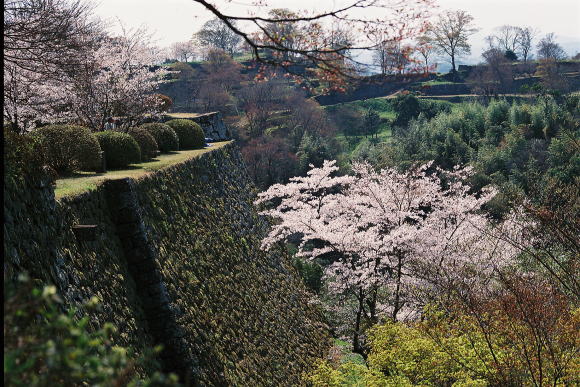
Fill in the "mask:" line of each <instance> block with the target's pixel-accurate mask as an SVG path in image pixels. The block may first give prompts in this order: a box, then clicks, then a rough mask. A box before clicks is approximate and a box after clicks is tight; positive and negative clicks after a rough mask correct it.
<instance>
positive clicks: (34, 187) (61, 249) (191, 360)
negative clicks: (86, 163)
mask: <svg viewBox="0 0 580 387" xmlns="http://www.w3.org/2000/svg"><path fill="white" fill-rule="evenodd" d="M5 183H6V184H5V201H4V211H5V219H6V222H5V227H4V238H5V245H4V252H5V256H6V257H5V260H4V269H5V279H7V280H11V279H14V278H15V277H16V276H17V275H18V273H20V272H23V271H26V272H28V273H29V274H30V275H31V276H32V277H34V278H40V279H42V280H43V281H45V282H50V283H54V284H55V285H56V286H57V288H58V290H59V292H60V294H61V295H62V296H63V299H64V300H65V304H66V305H67V306H73V305H77V306H78V305H81V304H82V302H83V301H85V300H88V299H90V297H92V296H97V297H99V298H100V299H101V300H102V307H101V308H100V309H97V310H94V311H87V312H86V313H89V316H90V318H91V325H92V326H93V327H98V326H101V325H102V324H103V323H104V322H106V321H108V322H112V323H114V324H115V325H117V326H118V327H119V330H118V332H117V334H116V336H115V337H114V341H115V342H116V343H119V344H121V345H125V346H131V347H133V348H135V349H136V350H137V352H142V351H143V350H144V349H145V348H147V347H151V346H153V345H155V344H163V345H164V347H165V348H166V351H164V352H163V353H162V354H161V359H160V360H162V365H163V367H164V369H165V370H166V371H172V372H176V373H178V374H179V375H180V376H181V377H182V380H188V381H189V382H190V383H191V384H198V385H232V386H238V385H239V386H246V385H248V386H249V385H252V386H266V385H299V384H300V383H301V382H300V375H301V374H302V372H303V371H305V370H307V369H308V368H309V367H310V366H311V364H312V361H313V359H314V358H317V357H320V356H323V354H324V351H325V349H326V348H327V346H328V336H327V331H326V328H325V326H324V325H323V324H321V322H320V321H322V317H321V315H320V313H319V311H318V310H316V309H315V308H314V307H312V306H310V305H309V303H308V300H309V295H308V294H307V293H306V291H305V289H304V286H303V285H302V283H301V281H300V280H299V279H298V277H297V275H296V273H295V272H294V270H293V268H292V267H291V265H290V264H289V259H288V257H287V256H286V253H285V252H284V251H283V250H279V251H276V252H271V253H270V252H268V253H267V252H264V251H262V250H260V248H259V246H260V239H261V237H262V236H263V235H264V234H265V232H266V230H267V227H268V224H267V223H266V222H265V220H264V219H262V218H261V217H259V216H258V215H257V213H256V211H255V209H254V207H253V204H252V201H253V200H254V197H255V190H254V187H253V186H252V185H251V183H250V180H249V178H248V176H247V174H246V171H245V166H244V164H243V161H242V159H241V156H240V154H239V151H238V149H237V147H236V146H235V145H234V144H230V145H227V146H225V147H223V148H220V149H216V150H214V151H212V152H208V153H206V154H204V155H202V156H201V157H199V158H195V159H191V160H188V161H185V162H183V163H181V164H177V165H174V166H172V167H169V168H166V169H163V170H160V171H157V172H156V173H153V174H150V175H147V176H144V177H142V178H140V179H138V180H136V181H132V180H130V179H125V180H120V181H117V180H113V181H109V182H107V183H106V184H103V185H100V186H98V187H97V189H96V190H93V191H90V192H86V193H84V194H81V195H78V196H74V197H67V198H64V199H62V200H60V201H55V199H54V192H53V188H52V186H51V185H50V184H48V182H47V181H43V180H42V179H41V180H38V181H22V180H10V181H5ZM77 225H94V226H96V228H95V227H87V228H86V229H83V233H79V232H78V231H77V232H76V233H75V230H76V227H77Z"/></svg>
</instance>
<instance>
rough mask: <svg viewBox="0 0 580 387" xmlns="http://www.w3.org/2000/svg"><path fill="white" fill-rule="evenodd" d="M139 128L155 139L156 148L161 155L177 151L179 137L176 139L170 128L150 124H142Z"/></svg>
mask: <svg viewBox="0 0 580 387" xmlns="http://www.w3.org/2000/svg"><path fill="white" fill-rule="evenodd" d="M140 128H142V129H145V130H146V131H148V132H149V133H151V135H152V136H153V137H155V141H157V146H158V147H159V150H160V151H161V152H162V153H167V152H171V151H175V150H178V149H179V137H177V133H175V130H173V129H171V126H169V125H165V124H160V123H157V122H152V123H149V124H143V125H141V126H140Z"/></svg>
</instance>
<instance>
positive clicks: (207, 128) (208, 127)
mask: <svg viewBox="0 0 580 387" xmlns="http://www.w3.org/2000/svg"><path fill="white" fill-rule="evenodd" d="M172 119H174V117H171V116H169V115H165V116H162V117H161V122H166V121H169V120H172ZM187 119H188V120H192V121H194V122H196V123H197V124H199V126H201V128H202V129H203V133H204V134H205V137H207V138H210V139H211V140H213V141H226V140H230V139H231V138H232V134H231V133H230V130H229V129H228V127H227V126H226V124H225V123H224V121H223V119H222V114H221V113H220V112H211V113H204V114H192V116H191V117H187Z"/></svg>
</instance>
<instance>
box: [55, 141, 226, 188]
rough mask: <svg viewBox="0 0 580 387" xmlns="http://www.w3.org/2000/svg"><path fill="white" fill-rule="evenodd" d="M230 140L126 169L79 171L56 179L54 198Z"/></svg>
mask: <svg viewBox="0 0 580 387" xmlns="http://www.w3.org/2000/svg"><path fill="white" fill-rule="evenodd" d="M230 142H231V141H222V142H214V143H213V144H212V146H210V147H207V148H204V149H193V150H183V151H177V152H171V153H169V154H162V155H160V156H157V157H156V158H155V159H153V160H151V161H148V162H145V163H139V164H132V165H130V166H129V167H128V168H126V169H119V170H111V171H107V172H106V173H95V172H79V173H76V174H75V175H73V176H70V177H65V178H62V179H58V180H57V181H56V188H55V190H54V193H55V196H56V198H57V199H58V198H62V197H64V196H70V195H76V194H79V193H81V192H84V191H88V190H93V189H95V188H96V187H97V185H98V184H99V183H100V182H102V181H103V180H106V179H118V178H123V177H132V178H137V177H139V176H143V175H146V174H148V173H151V172H154V171H157V170H159V169H162V168H165V167H168V166H170V165H174V164H177V163H180V162H183V161H185V160H188V159H190V158H192V157H197V156H199V155H202V154H204V153H206V152H209V151H211V150H214V149H217V148H221V147H222V146H224V145H226V144H229V143H230Z"/></svg>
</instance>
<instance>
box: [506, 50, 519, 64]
mask: <svg viewBox="0 0 580 387" xmlns="http://www.w3.org/2000/svg"><path fill="white" fill-rule="evenodd" d="M504 56H505V58H506V59H507V60H509V61H512V62H515V61H516V60H518V56H517V54H516V53H515V52H513V51H512V50H506V51H505V54H504Z"/></svg>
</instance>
